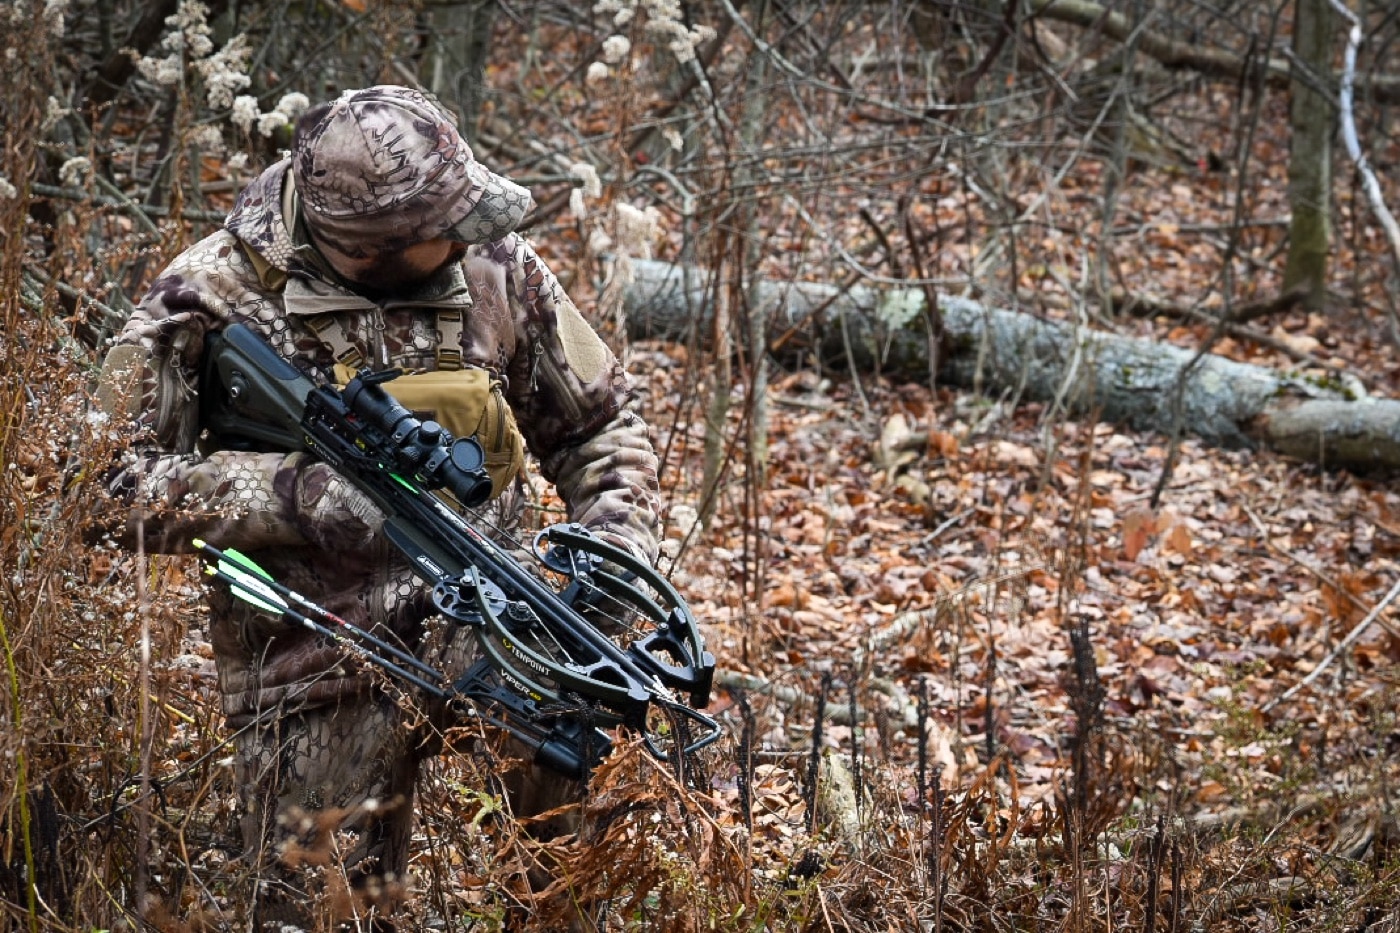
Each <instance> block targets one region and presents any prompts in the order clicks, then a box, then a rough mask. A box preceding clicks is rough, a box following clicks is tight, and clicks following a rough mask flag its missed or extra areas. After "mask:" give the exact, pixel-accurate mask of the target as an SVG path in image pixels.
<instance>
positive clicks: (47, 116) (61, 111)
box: [39, 97, 73, 133]
mask: <svg viewBox="0 0 1400 933" xmlns="http://www.w3.org/2000/svg"><path fill="white" fill-rule="evenodd" d="M72 112H73V111H72V110H70V109H68V108H67V107H65V106H63V101H61V100H59V99H58V98H57V97H50V98H49V99H48V100H47V101H46V102H45V103H44V119H43V120H42V121H41V122H40V124H39V130H40V132H43V133H47V132H48V131H49V130H51V129H53V128H54V127H55V126H57V125H58V122H59V121H60V120H62V119H63V118H64V117H66V116H68V115H69V114H70V113H72Z"/></svg>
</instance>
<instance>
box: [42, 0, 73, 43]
mask: <svg viewBox="0 0 1400 933" xmlns="http://www.w3.org/2000/svg"><path fill="white" fill-rule="evenodd" d="M67 12H68V0H47V2H46V3H45V4H44V23H45V24H46V25H47V26H48V30H49V35H51V36H53V37H54V38H55V39H62V38H63V31H64V23H63V16H64V14H65V13H67Z"/></svg>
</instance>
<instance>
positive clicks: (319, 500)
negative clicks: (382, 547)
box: [296, 459, 384, 551]
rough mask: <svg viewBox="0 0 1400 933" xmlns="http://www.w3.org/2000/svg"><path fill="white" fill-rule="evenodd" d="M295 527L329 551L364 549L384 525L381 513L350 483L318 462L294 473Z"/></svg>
mask: <svg viewBox="0 0 1400 933" xmlns="http://www.w3.org/2000/svg"><path fill="white" fill-rule="evenodd" d="M296 522H297V528H298V530H300V531H301V533H302V536H303V537H305V538H306V540H307V541H309V542H310V543H312V544H314V545H316V546H317V547H321V548H325V549H326V550H328V551H350V550H357V549H359V548H363V547H365V546H366V545H368V544H369V542H370V540H371V539H372V538H373V537H374V536H375V534H377V533H378V532H379V529H380V527H381V526H382V525H383V524H384V513H382V512H380V511H379V509H378V507H376V506H375V504H374V503H373V502H371V501H370V499H369V497H368V496H366V495H365V494H364V493H362V492H360V491H359V490H358V489H356V488H355V487H354V486H352V485H350V483H349V481H347V480H346V479H345V478H343V477H342V476H341V475H340V474H339V473H337V472H336V471H335V470H333V469H331V468H330V467H329V466H327V465H326V464H324V463H322V462H320V461H319V460H310V459H308V461H307V463H306V465H305V466H303V467H302V468H301V469H300V470H298V471H297V478H296Z"/></svg>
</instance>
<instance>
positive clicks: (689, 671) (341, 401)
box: [196, 324, 720, 777]
mask: <svg viewBox="0 0 1400 933" xmlns="http://www.w3.org/2000/svg"><path fill="white" fill-rule="evenodd" d="M208 340H209V343H208V345H207V346H206V361H207V362H206V367H205V372H204V377H203V382H202V384H201V387H200V405H201V417H202V420H203V423H204V426H205V428H206V429H207V430H208V431H209V432H210V433H211V435H213V436H214V437H215V438H216V439H217V443H218V445H219V446H221V447H223V448H225V449H247V450H282V451H289V452H290V451H298V450H300V451H306V452H308V453H310V454H311V455H313V456H315V457H317V458H319V459H321V460H323V461H325V462H326V463H327V464H329V465H330V466H331V467H333V468H334V469H335V470H336V471H337V472H338V473H339V474H340V475H341V476H343V477H344V478H345V479H346V480H348V481H349V482H350V483H352V484H353V485H354V486H355V487H356V488H358V489H359V490H360V491H362V492H363V493H365V495H367V496H368V497H369V498H370V499H371V500H372V501H373V502H374V503H375V504H376V505H377V506H378V507H379V509H380V510H381V511H382V512H383V513H384V516H385V520H384V529H383V530H384V534H385V535H386V536H387V537H388V538H389V540H390V541H391V542H392V543H393V544H394V545H395V546H396V547H398V548H399V550H400V551H402V552H403V553H404V554H405V555H406V556H407V557H408V559H409V562H410V563H411V564H412V566H413V568H414V571H415V572H416V573H417V574H418V576H419V577H421V578H422V579H423V580H424V581H425V582H426V583H427V584H428V585H430V586H431V587H432V600H433V604H434V606H435V607H436V608H437V610H438V612H440V613H441V614H442V615H443V616H445V617H447V618H448V619H450V620H452V621H453V622H456V623H458V624H460V625H465V626H468V627H470V628H471V630H472V631H473V632H474V633H475V635H476V639H477V642H478V644H479V645H480V648H481V655H480V658H479V660H478V661H476V662H475V663H474V664H473V665H472V666H471V667H470V668H469V669H468V670H467V672H466V673H465V674H463V675H461V676H460V677H457V678H456V679H455V680H453V679H449V678H448V677H447V676H446V675H444V674H443V673H442V672H440V671H438V670H436V669H435V668H433V667H431V666H429V665H427V664H425V663H423V662H422V661H421V660H419V659H418V658H416V657H415V656H413V655H412V654H411V653H409V652H407V651H404V650H402V649H400V648H397V647H395V646H394V645H392V644H390V643H389V642H387V641H384V640H382V639H380V638H378V637H376V636H375V635H373V634H372V633H370V632H367V631H365V630H364V629H361V628H359V627H357V626H354V625H351V624H350V623H348V622H346V621H345V620H343V619H341V618H339V617H338V616H336V615H334V614H332V613H331V612H329V611H327V610H326V609H324V608H322V607H320V606H318V605H316V604H315V603H313V602H311V601H310V600H308V599H306V598H305V597H303V596H301V595H300V594H298V593H295V592H294V591H292V590H290V589H288V588H286V587H285V586H282V585H281V584H279V583H277V582H276V581H274V580H272V579H271V578H270V577H269V576H268V575H267V574H266V573H265V572H263V571H262V569H261V568H260V567H258V566H257V565H256V564H255V563H253V562H252V561H251V560H250V559H249V558H248V557H247V556H245V555H242V554H239V553H237V552H236V551H231V550H230V551H221V550H219V549H217V548H215V547H212V546H211V545H209V544H206V543H204V542H202V541H201V542H196V547H198V548H199V550H200V551H201V553H202V554H203V555H204V557H205V558H206V560H207V561H208V564H207V567H206V570H207V572H208V573H209V574H210V575H211V576H213V577H214V578H216V579H218V580H220V581H221V582H223V583H225V584H227V585H228V586H230V587H231V588H232V590H233V592H234V594H235V595H237V596H238V597H239V598H241V599H244V600H245V601H247V602H250V603H252V604H254V605H256V606H258V607H260V608H262V609H264V610H266V611H270V612H272V613H274V614H280V615H282V616H283V617H284V618H285V619H286V620H287V621H289V622H291V623H294V624H298V625H303V626H306V627H308V628H311V629H313V630H315V631H317V632H319V633H320V634H322V635H324V636H326V637H329V638H333V639H334V640H335V641H336V642H337V643H339V644H341V645H343V646H345V647H347V648H349V649H351V650H353V651H354V652H355V653H356V654H357V655H359V656H360V657H361V658H363V659H365V660H367V661H369V662H371V663H373V664H375V665H376V666H378V667H379V668H381V669H382V670H384V671H385V672H386V673H388V674H390V675H391V676H394V677H397V678H399V679H400V680H402V681H404V682H405V683H407V684H410V685H412V686H414V687H416V688H418V689H420V690H423V691H425V692H427V693H429V694H430V695H433V696H436V697H438V698H441V699H445V700H448V701H451V702H453V703H455V704H457V705H458V707H459V708H460V709H462V710H463V712H469V713H473V714H475V715H476V716H478V717H480V718H481V719H483V720H484V721H485V722H487V723H489V724H491V725H494V726H497V727H499V728H502V729H504V730H505V731H507V732H509V733H510V734H511V735H513V736H514V737H516V738H517V739H519V740H520V741H522V742H524V743H525V744H526V745H527V746H529V747H530V748H532V749H534V754H535V761H536V762H537V763H539V764H542V765H545V766H547V767H550V768H553V769H554V770H556V771H559V772H561V773H564V774H567V775H569V776H572V777H586V776H587V774H588V773H589V772H590V771H591V770H592V768H593V767H594V766H595V765H596V764H597V763H598V761H600V760H601V759H602V757H603V756H604V755H605V754H606V753H607V751H608V749H609V747H610V738H609V736H608V734H607V733H606V732H604V731H603V730H605V729H609V728H613V727H616V726H623V727H626V728H628V729H632V730H635V731H637V732H639V733H640V734H641V735H642V736H643V738H644V741H645V743H646V745H647V747H648V749H649V750H650V751H651V752H652V754H654V755H656V756H657V757H658V758H662V759H667V758H669V757H670V756H672V755H675V754H688V753H690V752H693V751H695V750H697V749H699V748H702V747H704V746H705V745H708V744H709V743H711V742H713V741H714V740H715V739H717V738H718V737H719V735H720V726H719V725H718V724H717V723H716V722H715V721H714V720H713V719H711V718H710V717H708V716H706V715H705V714H704V713H702V712H699V710H700V709H703V708H704V707H705V706H706V704H708V702H709V696H710V688H711V682H712V680H713V677H714V667H715V661H714V657H713V655H711V654H710V652H708V651H707V650H705V644H704V639H703V638H702V637H701V635H700V632H699V628H698V626H697V624H696V622H695V617H694V616H693V615H692V613H691V611H690V608H689V606H687V605H686V602H685V600H684V599H683V598H682V597H681V596H680V594H679V593H677V592H676V590H675V588H674V587H672V586H671V584H670V583H669V582H668V581H666V580H665V579H664V578H663V577H662V576H661V575H660V574H658V573H657V572H656V571H655V570H653V569H652V568H651V567H650V566H649V565H648V564H646V563H645V562H643V561H640V560H638V559H637V558H636V557H634V556H633V555H632V554H630V553H628V552H627V551H625V550H623V549H621V548H618V547H615V546H613V545H611V544H609V543H607V542H606V541H603V540H601V539H599V538H598V537H596V536H594V535H592V534H591V533H589V532H588V531H587V530H586V529H585V528H583V527H582V526H581V525H577V524H572V523H570V524H560V525H553V526H550V527H548V528H545V529H544V530H543V531H541V532H540V533H539V534H538V535H536V537H535V539H534V546H533V552H534V556H535V558H536V559H537V560H538V561H539V564H540V565H541V570H540V572H539V573H535V572H532V571H531V570H529V569H527V568H526V567H524V566H522V565H521V563H520V562H519V561H517V560H516V559H515V558H514V557H513V556H512V555H511V553H509V552H508V551H507V550H505V549H503V548H501V547H499V546H497V545H496V544H495V543H493V542H492V541H491V540H490V539H489V538H488V537H487V536H486V535H484V534H483V533H482V532H481V531H479V530H478V529H477V528H476V527H474V526H473V525H472V524H471V523H470V522H469V521H467V520H466V519H464V518H463V516H462V515H461V514H459V512H458V511H457V510H456V509H454V508H452V507H451V505H449V503H448V501H445V500H446V499H447V497H449V496H450V498H451V499H453V500H455V501H456V502H457V503H459V504H460V505H462V506H463V507H465V508H467V509H471V508H475V507H477V506H480V505H481V504H483V503H484V502H485V501H486V500H487V499H488V498H489V496H490V493H491V480H490V477H489V476H488V475H487V473H486V471H485V469H484V463H485V457H484V455H483V453H482V449H481V445H480V444H479V443H477V441H476V440H475V439H474V438H469V437H453V436H452V435H451V434H450V433H449V432H447V431H446V430H444V429H443V428H442V427H441V426H440V425H439V424H437V423H436V422H435V421H431V420H427V421H420V420H419V419H418V418H416V417H414V415H413V414H412V413H410V412H409V411H408V410H407V409H405V408H404V407H403V406H402V405H400V404H399V403H398V402H397V401H395V400H394V398H393V396H392V395H390V394H389V392H388V391H386V390H385V388H384V383H387V382H389V381H390V380H392V379H393V378H394V377H395V376H397V375H398V371H397V370H390V371H386V372H378V373H370V374H367V375H362V376H357V377H356V378H354V379H352V380H351V381H350V383H349V384H348V385H347V386H346V387H345V388H344V389H343V390H341V389H337V388H335V387H334V386H329V385H322V386H317V385H316V384H314V383H313V382H312V381H311V380H310V379H309V378H307V377H306V376H305V375H303V374H302V373H300V372H299V371H298V370H297V369H296V368H295V367H293V366H292V365H291V364H290V363H289V362H288V361H286V360H285V359H283V358H282V357H280V356H278V355H277V354H276V353H275V352H274V351H273V350H272V348H271V347H270V346H268V344H267V343H265V342H264V340H263V339H262V338H261V337H260V336H258V335H257V333H255V332H254V331H252V330H250V329H249V328H248V327H247V326H246V325H243V324H235V325H232V326H230V327H228V328H226V329H225V330H224V331H222V332H220V333H217V334H211V335H209V338H208ZM444 493H445V494H446V496H444V495H443V494H444ZM599 625H602V626H604V627H605V628H606V629H607V630H608V631H609V632H610V633H614V634H612V636H611V637H610V636H609V635H608V634H604V632H603V631H600V629H599ZM678 696H680V697H683V698H684V699H683V700H682V699H678ZM658 713H659V714H661V715H659V716H658V715H654V714H658Z"/></svg>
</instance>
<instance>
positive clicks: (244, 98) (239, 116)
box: [229, 94, 262, 133]
mask: <svg viewBox="0 0 1400 933" xmlns="http://www.w3.org/2000/svg"><path fill="white" fill-rule="evenodd" d="M260 116H262V114H261V113H260V112H259V111H258V99H257V98H256V97H253V96H251V95H249V94H240V95H239V96H238V97H235V98H234V99H233V109H232V112H231V113H230V114H229V119H230V120H231V121H233V125H234V126H236V127H238V128H239V129H240V130H242V131H243V132H245V133H251V132H252V131H253V124H254V123H255V122H257V120H258V118H259V117H260Z"/></svg>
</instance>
